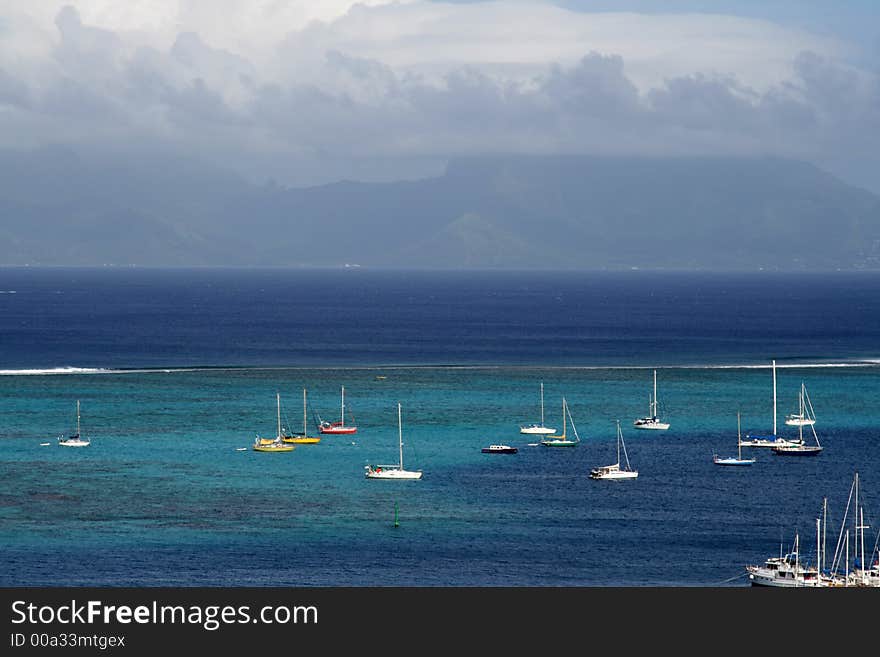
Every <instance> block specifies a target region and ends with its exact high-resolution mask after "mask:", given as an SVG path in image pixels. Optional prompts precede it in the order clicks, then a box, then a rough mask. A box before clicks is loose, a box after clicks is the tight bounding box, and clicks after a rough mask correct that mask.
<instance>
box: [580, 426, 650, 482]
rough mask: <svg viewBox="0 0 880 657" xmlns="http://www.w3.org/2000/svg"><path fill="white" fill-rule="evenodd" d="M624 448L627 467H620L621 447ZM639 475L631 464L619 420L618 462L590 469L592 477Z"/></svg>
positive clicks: (632, 476)
mask: <svg viewBox="0 0 880 657" xmlns="http://www.w3.org/2000/svg"><path fill="white" fill-rule="evenodd" d="M621 448H623V458H624V461H625V462H626V467H625V468H621V467H620V449H621ZM638 476H639V473H638V471H637V470H633V469H632V467H631V466H630V464H629V456H627V453H626V445H625V444H624V442H623V432H622V431H621V430H620V420H617V463H612V464H611V465H605V466H602V467H599V468H593V469H592V470H590V479H635V478H636V477H638Z"/></svg>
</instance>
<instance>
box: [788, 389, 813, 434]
mask: <svg viewBox="0 0 880 657" xmlns="http://www.w3.org/2000/svg"><path fill="white" fill-rule="evenodd" d="M785 423H786V424H787V425H788V426H790V427H801V426H807V425H813V424H816V415H815V413H814V412H813V404H812V402H810V396H809V395H808V394H807V386H806V385H804V382H803V381H801V391H800V393H799V394H798V412H797V413H790V414H789V415H788V417H786V418H785Z"/></svg>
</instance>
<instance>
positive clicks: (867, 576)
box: [831, 472, 880, 588]
mask: <svg viewBox="0 0 880 657" xmlns="http://www.w3.org/2000/svg"><path fill="white" fill-rule="evenodd" d="M850 509H852V512H853V530H854V532H853V538H854V540H855V546H854V547H855V549H854V550H853V553H854V554H853V562H852V568H850V558H849V557H850V555H849V534H850V532H849V530H848V529H847V530H846V539H845V540H846V542H845V553H844V551H843V550H842V549H841V548H842V547H843V546H842V545H841V541H842V539H843V536H844V530H845V528H846V524H847V522H848V518H849V514H850ZM866 529H870V526H869V525H866V524H865V509H864V507H863V506H861V502H860V501H859V473H858V472H856V473H855V477H854V478H853V483H852V487H851V488H850V491H849V499H848V500H847V503H846V511H845V512H844V514H843V519H842V520H841V524H840V537H838V541H837V549H836V550H835V552H834V559H833V565H832V569H831V576H832V578H833V581H834V582H835V583H837V585H839V586H854V587H872V588H876V587H880V534H878V536H877V539H876V540H875V542H874V546H873V548H871V549H870V550H869V552H868V557H867V558H866V557H865V530H866ZM841 568H843V573H841V572H840V569H841Z"/></svg>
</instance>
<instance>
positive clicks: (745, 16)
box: [0, 0, 880, 193]
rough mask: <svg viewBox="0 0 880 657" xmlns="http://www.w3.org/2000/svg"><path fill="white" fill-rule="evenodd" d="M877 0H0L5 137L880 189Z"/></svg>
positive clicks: (217, 159) (422, 167) (210, 154)
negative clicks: (774, 169) (604, 167)
mask: <svg viewBox="0 0 880 657" xmlns="http://www.w3.org/2000/svg"><path fill="white" fill-rule="evenodd" d="M878 7H880V3H876V2H875V1H871V2H869V1H867V0H851V1H849V2H847V1H845V0H844V1H841V2H831V1H830V0H829V1H822V2H819V1H810V0H802V1H797V2H796V1H794V0H766V1H758V0H754V1H748V0H739V1H734V0H717V1H715V2H708V1H699V0H663V1H650V0H618V1H614V2H612V1H608V0H606V1H600V0H556V1H552V0H504V1H501V2H497V1H496V2H484V1H463V0H459V1H457V2H452V1H447V2H433V1H429V0H397V1H396V2H388V1H386V0H362V1H361V2H357V3H355V2H350V1H348V0H320V2H317V1H304V0H127V1H125V2H123V1H121V0H67V1H57V0H35V1H34V2H26V3H23V2H21V1H20V0H0V125H2V126H3V127H2V130H0V148H2V149H33V148H40V147H43V146H48V145H57V144H63V145H71V146H75V147H79V148H88V149H93V150H96V151H104V150H106V151H108V152H113V153H116V154H121V155H123V156H126V157H138V155H139V154H143V153H148V152H149V153H153V152H160V153H166V154H170V155H175V156H178V155H179V156H182V157H190V158H195V159H197V160H200V161H204V162H205V163H208V164H212V165H216V166H221V167H225V168H231V169H233V170H235V171H237V172H239V173H240V174H242V175H244V176H246V177H247V178H249V179H251V180H254V181H256V182H265V181H268V180H271V181H274V182H275V183H278V184H282V185H289V186H308V185H315V184H322V183H327V182H333V181H336V180H341V179H353V180H399V179H411V178H420V177H427V176H432V175H437V174H439V173H440V172H442V170H443V168H444V166H445V164H446V162H447V161H448V160H449V159H450V158H454V157H458V156H469V155H480V154H505V153H517V154H520V153H522V154H559V153H565V154H612V155H617V154H620V155H648V156H677V155H749V156H752V155H758V156H761V155H773V156H783V157H792V158H796V159H802V160H807V161H810V162H813V163H814V164H816V165H818V166H820V167H822V168H824V169H826V170H828V171H830V172H831V173H834V174H835V175H837V176H839V177H841V178H842V179H843V180H845V181H846V182H849V183H851V184H854V185H857V186H861V187H864V188H866V189H870V190H872V191H874V192H877V193H880V180H878V178H880V177H878V176H877V175H876V172H877V171H878V170H880V167H878V165H880V20H878V17H880V8H878Z"/></svg>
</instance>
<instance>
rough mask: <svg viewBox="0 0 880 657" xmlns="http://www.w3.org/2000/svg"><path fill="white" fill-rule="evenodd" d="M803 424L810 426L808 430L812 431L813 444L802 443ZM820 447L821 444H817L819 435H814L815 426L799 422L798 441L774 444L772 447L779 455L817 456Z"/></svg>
mask: <svg viewBox="0 0 880 657" xmlns="http://www.w3.org/2000/svg"><path fill="white" fill-rule="evenodd" d="M804 426H808V427H810V431H812V432H813V440H814V441H815V443H816V444H815V445H807V444H806V443H804ZM822 449H823V448H822V445H820V444H819V436H817V435H816V427H815V426H813V425H812V424H807V425H804V424H799V425H798V442H797V443H791V442H789V443H786V444H783V445H776V446H775V447H774V448H773V453H774V454H778V455H780V456H817V455H818V454H819V453H820V452H821V451H822Z"/></svg>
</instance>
